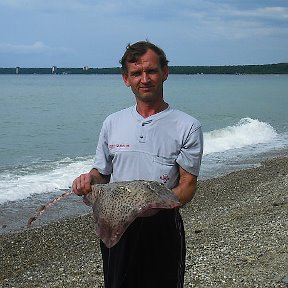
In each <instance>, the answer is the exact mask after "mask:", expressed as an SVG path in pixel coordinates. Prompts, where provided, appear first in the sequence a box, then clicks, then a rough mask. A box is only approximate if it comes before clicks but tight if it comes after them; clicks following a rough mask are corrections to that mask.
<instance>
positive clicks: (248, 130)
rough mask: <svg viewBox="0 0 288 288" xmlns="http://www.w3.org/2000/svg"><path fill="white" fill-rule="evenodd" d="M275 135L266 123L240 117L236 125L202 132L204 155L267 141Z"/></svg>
mask: <svg viewBox="0 0 288 288" xmlns="http://www.w3.org/2000/svg"><path fill="white" fill-rule="evenodd" d="M276 136H277V132H276V131H275V129H274V128H273V127H272V126H271V125H270V124H268V123H265V122H261V121H259V120H257V119H251V118H242V119H241V120H240V121H239V122H238V123H237V124H236V125H233V126H227V127H225V128H223V129H218V130H213V131H210V132H206V133H204V155H207V154H211V153H216V152H224V151H226V150H230V149H236V148H242V147H245V146H249V145H256V144H260V143H267V142H270V141H272V140H273V139H274V138H275V137H276Z"/></svg>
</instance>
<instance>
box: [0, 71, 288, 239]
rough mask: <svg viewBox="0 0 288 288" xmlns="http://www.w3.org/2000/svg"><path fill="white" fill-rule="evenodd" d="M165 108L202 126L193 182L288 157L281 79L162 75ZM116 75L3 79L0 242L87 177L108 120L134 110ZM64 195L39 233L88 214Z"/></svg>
mask: <svg viewBox="0 0 288 288" xmlns="http://www.w3.org/2000/svg"><path fill="white" fill-rule="evenodd" d="M164 95H165V100H166V101H167V102H168V103H169V105H170V106H171V107H173V108H176V109H180V110H182V111H184V112H186V113H188V114H190V115H193V116H194V117H195V118H197V119H198V120H200V121H201V123H202V127H203V131H204V155H203V161H202V167H201V173H200V176H199V179H200V180H205V179H208V178H213V177H218V176H221V175H225V174H227V173H230V172H232V171H236V170H241V169H246V168H251V167H257V166H258V165H260V163H261V161H263V160H265V159H269V158H271V157H276V156H278V155H287V150H288V149H287V148H288V113H287V108H288V75H169V79H168V80H167V81H166V82H165V85H164ZM134 104H135V101H134V95H133V94H132V92H131V91H130V89H129V88H127V87H126V86H125V85H124V84H123V82H122V78H121V75H21V74H20V75H0V234H2V233H8V232H15V231H18V230H19V229H20V230H22V229H28V228H26V226H27V221H28V219H29V218H30V217H31V216H32V215H33V214H34V213H35V211H36V210H37V209H38V208H39V207H41V205H43V204H45V203H47V202H48V201H50V200H52V199H54V198H55V197H57V196H59V195H61V194H62V193H64V192H66V191H69V189H70V187H71V184H72V181H73V179H74V178H76V177H77V176H78V175H80V174H81V173H85V172H88V171H89V170H90V168H91V165H92V162H93V159H94V154H95V149H96V144H97V141H98V135H99V132H100V129H101V125H102V122H103V120H104V119H105V118H106V116H107V115H108V114H110V113H113V112H115V111H118V110H120V109H122V108H125V107H127V106H131V105H134ZM90 212H91V208H90V207H88V206H86V205H85V204H83V202H82V199H81V197H77V196H76V195H71V196H69V197H67V198H66V200H63V201H60V202H59V203H58V204H56V205H55V206H54V207H51V208H50V209H49V210H48V211H47V212H46V213H44V214H43V216H42V217H40V218H39V219H38V220H36V221H35V224H33V225H35V226H36V227H37V226H39V225H45V224H47V223H49V222H51V221H55V220H59V219H62V218H65V217H74V216H78V215H82V214H86V213H90Z"/></svg>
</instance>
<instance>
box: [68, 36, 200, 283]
mask: <svg viewBox="0 0 288 288" xmlns="http://www.w3.org/2000/svg"><path fill="white" fill-rule="evenodd" d="M120 63H121V64H122V78H123V81H124V83H125V85H126V86H127V87H130V88H131V90H132V92H133V93H134V95H135V100H136V105H135V106H133V107H129V108H126V109H124V110H121V111H118V112H116V113H114V114H112V115H109V116H108V117H107V118H106V119H105V121H104V123H103V126H102V130H101V133H100V136H99V142H98V145H97V149H96V157H95V162H94V166H93V169H92V170H91V171H90V172H89V173H87V174H83V175H80V176H79V177H78V178H77V179H75V180H74V182H73V191H74V192H75V193H76V194H78V195H84V194H86V193H89V192H90V191H91V183H108V182H118V181H129V180H156V181H158V182H161V183H164V184H165V185H166V186H167V187H168V188H170V189H171V190H172V191H173V192H174V193H175V194H176V196H177V197H178V199H179V201H180V202H181V204H182V205H185V204H186V203H188V202H189V201H190V200H191V199H192V198H193V196H194V194H195V191H196V185H197V176H198V174H199V169H200V163H201V157H202V150H203V137H202V130H201V125H200V123H199V122H198V121H197V120H196V119H195V118H193V117H191V116H189V115H187V114H185V113H183V112H181V111H178V110H175V109H173V108H171V107H170V106H169V105H168V104H167V103H166V102H165V101H164V97H163V83H164V81H166V80H167V78H168V60H167V59H166V55H165V53H164V52H163V50H162V49H160V48H159V47H157V46H155V45H154V44H152V43H150V42H147V41H141V42H137V43H134V44H133V45H128V46H127V47H126V52H125V54H124V55H123V57H122V59H121V61H120ZM145 216H146V217H139V218H137V219H136V220H135V221H134V222H133V223H132V224H131V225H130V226H129V227H128V229H127V230H126V232H125V233H124V235H123V236H122V238H121V240H120V241H119V242H118V243H117V244H116V245H115V246H114V247H112V248H110V249H108V248H107V247H106V246H105V245H104V243H103V242H101V243H100V245H101V252H102V257H103V269H104V278H105V287H106V288H112V287H113V288H116V287H117V288H120V287H122V288H129V287H132V288H139V287H143V288H154V287H155V288H161V287H163V288H170V287H171V288H176V287H183V282H184V269H185V253H186V248H185V239H184V228H183V222H182V219H181V216H180V213H179V209H170V210H162V211H156V212H155V213H153V215H152V214H150V215H148V214H147V215H145Z"/></svg>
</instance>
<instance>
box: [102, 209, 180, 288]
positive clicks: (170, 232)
mask: <svg viewBox="0 0 288 288" xmlns="http://www.w3.org/2000/svg"><path fill="white" fill-rule="evenodd" d="M100 245H101V252H102V258H103V270H104V279H105V287H106V288H130V287H131V288H162V287H163V288H182V287H183V285H184V283H183V282H184V270H185V254H186V247H185V236H184V227H183V222H182V218H181V215H180V213H179V211H178V209H169V210H162V211H160V212H159V213H157V214H156V215H154V216H152V217H142V218H137V219H136V220H135V221H134V222H133V223H132V224H131V225H130V226H129V227H128V229H127V230H126V232H125V233H124V234H123V236H122V238H121V239H120V241H119V242H118V243H117V244H116V245H115V246H113V247H112V248H110V249H109V248H107V247H106V246H105V244H104V243H103V242H102V241H101V243H100Z"/></svg>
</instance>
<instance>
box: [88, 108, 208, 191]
mask: <svg viewBox="0 0 288 288" xmlns="http://www.w3.org/2000/svg"><path fill="white" fill-rule="evenodd" d="M202 152H203V134H202V130H201V124H200V122H199V121H198V120H196V119H195V118H193V117H192V116H190V115H188V114H186V113H184V112H181V111H179V110H176V109H173V108H170V107H168V108H167V109H165V110H164V111H161V112H159V113H157V114H154V115H152V116H150V117H148V118H143V117H142V116H141V115H140V114H139V113H138V112H137V110H136V106H132V107H129V108H126V109H124V110H121V111H118V112H116V113H113V114H111V115H109V116H108V117H107V118H106V119H105V121H104V123H103V126H102V129H101V132H100V136H99V141H98V145H97V149H96V156H95V161H94V164H93V168H96V169H98V171H99V172H100V173H102V174H104V175H109V174H111V180H110V181H111V182H118V181H130V180H154V181H158V182H161V183H164V184H166V186H167V187H168V188H170V189H172V188H174V187H175V186H177V185H178V180H179V168H178V165H180V166H181V167H182V168H183V169H185V170H186V171H187V172H189V173H191V174H193V175H195V176H198V175H199V169H200V164H201V158H202Z"/></svg>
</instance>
